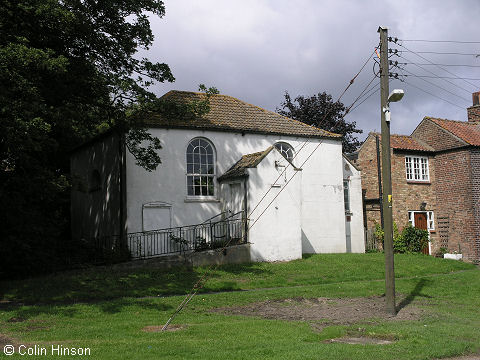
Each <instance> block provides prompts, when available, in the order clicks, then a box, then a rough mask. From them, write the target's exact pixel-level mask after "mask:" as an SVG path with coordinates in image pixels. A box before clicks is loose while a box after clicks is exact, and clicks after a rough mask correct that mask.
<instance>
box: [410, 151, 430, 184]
mask: <svg viewBox="0 0 480 360" xmlns="http://www.w3.org/2000/svg"><path fill="white" fill-rule="evenodd" d="M405 172H406V177H407V180H410V181H425V182H428V181H430V176H429V171H428V158H427V157H424V156H406V157H405Z"/></svg>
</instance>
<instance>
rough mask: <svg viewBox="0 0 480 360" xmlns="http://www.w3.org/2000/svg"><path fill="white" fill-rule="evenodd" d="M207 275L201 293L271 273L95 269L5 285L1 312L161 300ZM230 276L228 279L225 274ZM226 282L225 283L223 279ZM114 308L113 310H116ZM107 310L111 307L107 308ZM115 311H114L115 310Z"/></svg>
mask: <svg viewBox="0 0 480 360" xmlns="http://www.w3.org/2000/svg"><path fill="white" fill-rule="evenodd" d="M205 272H209V276H208V278H209V280H212V281H211V282H209V281H207V282H206V283H205V286H204V287H203V288H202V291H201V292H212V291H233V290H238V289H239V286H238V283H237V282H236V281H235V279H231V278H228V277H229V276H228V274H232V278H235V277H238V276H241V275H242V274H245V275H246V276H248V275H250V276H251V275H255V276H258V275H262V274H263V275H267V274H270V273H271V272H270V271H269V270H266V269H264V268H263V266H261V265H258V264H254V263H252V264H238V265H222V266H219V267H218V268H217V269H216V270H215V271H211V272H210V268H209V267H201V268H195V269H191V268H190V269H189V268H186V267H177V268H171V269H168V270H166V269H152V268H149V267H138V268H133V269H125V268H119V267H115V266H112V267H92V268H89V269H84V270H77V271H67V272H64V273H59V274H53V275H49V276H45V277H39V278H31V279H26V280H18V281H17V280H16V281H3V282H2V283H0V288H2V290H3V291H2V298H0V300H2V301H3V302H4V303H5V304H3V305H2V304H0V308H4V307H5V306H9V304H10V305H12V304H17V305H23V304H26V305H34V304H35V305H47V304H58V305H67V304H74V303H78V302H87V303H90V302H102V301H105V300H109V301H111V300H118V299H122V298H141V297H149V296H151V297H158V296H166V295H184V294H187V293H188V292H189V291H190V290H191V289H192V287H193V286H194V284H196V283H197V282H198V281H199V280H200V279H201V278H202V276H203V274H204V273H205ZM225 273H227V275H226V274H225ZM225 276H226V278H225V279H224V280H223V281H222V277H225ZM113 306H114V305H111V306H110V307H111V308H112V309H113ZM106 308H108V306H107V307H106ZM112 311H113V310H112Z"/></svg>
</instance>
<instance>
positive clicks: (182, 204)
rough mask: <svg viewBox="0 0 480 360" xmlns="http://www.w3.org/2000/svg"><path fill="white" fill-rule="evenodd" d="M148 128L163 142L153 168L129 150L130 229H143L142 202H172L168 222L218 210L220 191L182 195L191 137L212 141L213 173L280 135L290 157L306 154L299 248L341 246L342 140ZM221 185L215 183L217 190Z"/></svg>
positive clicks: (202, 217) (191, 221)
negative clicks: (197, 197)
mask: <svg viewBox="0 0 480 360" xmlns="http://www.w3.org/2000/svg"><path fill="white" fill-rule="evenodd" d="M150 132H151V134H152V135H153V136H156V137H158V138H159V139H160V141H161V144H162V146H163V148H162V149H161V150H160V151H159V155H160V157H161V159H162V164H160V165H159V166H158V168H157V169H156V170H155V171H153V172H147V171H145V170H144V169H143V168H141V167H139V166H137V165H135V159H134V158H133V156H132V155H131V154H129V153H127V228H128V232H136V231H142V206H143V204H147V203H151V202H165V203H169V204H171V205H172V208H171V209H172V226H180V225H189V224H198V223H201V222H203V221H205V220H206V219H208V218H210V217H212V216H214V215H216V214H218V213H220V212H221V211H222V205H221V204H220V199H219V196H218V195H217V198H216V200H213V201H192V200H189V199H188V198H187V196H186V176H185V175H186V164H185V152H186V148H187V145H188V143H189V142H190V140H192V139H193V138H195V137H204V138H206V139H208V140H209V141H210V142H211V143H212V144H213V145H214V147H215V150H216V155H217V157H216V164H217V166H216V174H217V176H220V175H221V174H223V173H224V172H225V171H226V170H228V169H229V168H230V167H231V166H232V165H233V164H234V163H235V162H237V161H238V160H239V159H240V158H241V156H242V155H245V154H251V153H254V152H258V151H264V150H266V149H267V148H268V147H269V146H271V145H273V144H274V143H276V142H278V141H284V142H287V143H289V144H290V145H291V146H293V147H294V149H295V150H296V151H297V152H298V155H297V157H296V158H295V159H294V164H295V165H296V166H299V167H300V166H301V164H303V163H304V161H305V159H306V158H307V157H308V156H310V158H309V159H308V161H307V162H306V163H305V165H304V166H303V170H302V175H301V178H302V180H301V182H302V183H301V193H302V197H301V214H302V220H301V234H302V247H303V252H304V253H314V252H324V253H326V252H345V249H346V248H345V241H344V239H345V223H344V205H343V176H342V153H341V143H340V141H335V140H330V139H305V138H299V137H288V136H276V135H261V134H245V135H243V136H242V134H239V133H229V132H220V131H202V130H183V129H150ZM305 141H307V143H306V145H305ZM319 143H320V145H319V146H318V148H317V149H316V150H315V151H314V149H315V148H316V147H317V145H318V144H319ZM302 146H303V147H302ZM288 186H290V185H288ZM219 189H220V187H219V184H218V183H216V188H215V190H216V191H217V194H218V191H219ZM249 191H253V189H249ZM360 196H361V192H360Z"/></svg>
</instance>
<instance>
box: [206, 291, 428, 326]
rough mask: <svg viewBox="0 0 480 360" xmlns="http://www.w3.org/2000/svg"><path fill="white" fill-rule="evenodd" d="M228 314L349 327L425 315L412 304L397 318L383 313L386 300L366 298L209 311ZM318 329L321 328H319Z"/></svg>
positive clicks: (293, 300)
mask: <svg viewBox="0 0 480 360" xmlns="http://www.w3.org/2000/svg"><path fill="white" fill-rule="evenodd" d="M212 311H213V312H218V313H223V314H227V315H244V316H259V317H263V318H265V319H279V320H297V321H315V322H317V321H321V322H322V323H324V324H325V325H332V324H333V325H348V324H354V323H357V322H359V321H365V320H367V319H386V320H391V321H405V320H418V319H420V318H421V316H422V315H423V314H424V313H425V310H422V309H420V308H418V307H416V306H414V305H412V304H407V305H406V306H404V307H402V308H401V309H399V311H398V313H397V315H396V316H392V315H389V314H387V313H386V312H385V297H380V296H373V297H368V298H323V297H322V298H311V299H307V298H303V297H297V298H289V299H278V300H267V301H263V302H258V303H252V304H248V305H244V306H239V307H224V308H217V309H214V310H212ZM319 330H320V329H319Z"/></svg>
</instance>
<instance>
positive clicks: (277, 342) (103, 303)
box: [0, 254, 480, 360]
mask: <svg viewBox="0 0 480 360" xmlns="http://www.w3.org/2000/svg"><path fill="white" fill-rule="evenodd" d="M395 270H396V278H397V279H396V290H397V294H398V298H399V299H404V300H403V301H407V302H408V303H410V304H412V305H414V306H415V307H417V308H419V309H422V310H423V312H422V314H423V315H422V316H421V318H419V319H415V320H408V321H389V320H385V319H380V318H376V319H368V321H367V320H364V321H360V322H358V323H349V324H328V323H326V324H324V325H325V326H324V327H323V329H322V330H318V329H315V328H314V327H312V321H300V320H298V321H286V320H272V319H265V318H261V317H258V316H257V317H250V316H249V317H246V316H240V315H224V314H221V313H213V312H211V311H210V310H211V309H214V308H218V307H226V306H242V305H247V304H251V303H257V302H262V301H266V300H274V299H287V298H296V297H303V298H307V299H308V298H320V297H328V298H354V297H369V296H379V295H382V294H383V292H384V281H383V277H384V262H383V254H338V255H313V256H308V257H306V258H305V259H302V260H297V261H292V262H289V263H270V264H268V263H264V264H246V265H229V266H222V267H219V268H218V269H217V270H216V271H215V272H213V274H212V276H211V277H210V279H209V281H208V282H207V284H206V286H205V289H203V291H204V293H201V294H198V295H197V296H196V297H194V298H193V300H192V301H191V302H190V303H189V304H188V306H187V307H186V308H185V309H184V310H183V311H182V312H181V313H180V314H179V315H178V316H177V317H176V318H175V320H174V321H173V323H172V324H173V325H178V324H182V325H186V328H185V329H182V330H178V331H174V332H173V331H172V332H145V331H143V330H142V329H144V328H145V327H146V326H155V325H160V326H161V325H163V324H164V323H165V322H166V321H167V319H168V318H169V317H170V315H171V314H172V312H173V311H174V310H175V308H176V307H177V306H178V304H179V303H180V302H181V301H182V300H183V298H184V295H183V296H182V294H185V293H188V291H189V290H190V289H191V287H192V285H193V284H194V283H195V282H196V280H197V279H198V278H199V277H201V276H202V274H203V273H204V272H205V271H206V268H196V269H194V270H193V271H188V270H170V271H165V270H149V269H135V270H118V269H111V268H92V269H87V270H82V271H71V272H67V273H64V274H57V275H51V276H46V277H39V278H35V279H28V280H21V281H10V282H2V283H0V289H2V292H1V300H2V303H1V304H0V334H2V335H3V339H5V337H7V338H9V339H8V341H14V342H16V344H17V345H18V344H28V346H34V345H37V346H38V347H45V348H46V349H47V356H45V355H40V356H28V357H26V356H21V355H18V354H16V355H14V356H10V357H8V358H10V359H11V358H38V359H45V358H49V357H50V358H55V357H54V356H51V353H50V349H51V345H52V344H54V345H55V346H57V345H61V346H63V347H75V348H78V347H88V348H90V350H91V355H90V356H85V357H82V358H85V359H89V358H91V359H160V358H161V359H185V358H195V359H266V358H267V359H268V358H270V359H376V360H377V359H378V360H380V359H433V358H442V357H449V356H454V355H459V354H464V353H472V352H473V353H475V352H478V351H480V311H479V309H480V271H479V270H478V268H477V267H475V266H473V265H470V264H466V263H462V262H457V261H452V260H443V259H435V258H433V257H428V256H423V255H396V256H395ZM237 290H254V291H237ZM220 291H221V292H220ZM214 292H218V293H214ZM175 294H176V295H175ZM166 295H169V296H166ZM285 311H286V312H288V311H290V310H289V307H288V306H285ZM359 329H361V332H362V334H363V335H366V336H371V337H379V338H388V339H392V340H394V342H393V343H391V344H388V345H350V344H341V343H329V342H327V341H325V340H328V339H331V338H337V337H341V336H344V335H355V334H357V333H358V332H359V331H360V330H359ZM1 340H2V338H1V336H0V343H1ZM5 341H6V340H4V343H5ZM2 347H3V346H2ZM2 356H3V354H2V355H0V357H2ZM61 358H69V357H68V356H62V357H61ZM70 358H79V357H78V356H72V357H70Z"/></svg>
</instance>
